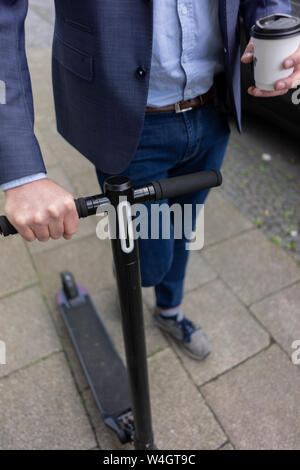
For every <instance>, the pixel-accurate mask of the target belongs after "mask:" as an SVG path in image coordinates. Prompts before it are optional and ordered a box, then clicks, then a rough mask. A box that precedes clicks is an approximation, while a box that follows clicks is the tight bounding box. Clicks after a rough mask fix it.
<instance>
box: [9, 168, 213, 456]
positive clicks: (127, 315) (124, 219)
mask: <svg viewBox="0 0 300 470" xmlns="http://www.w3.org/2000/svg"><path fill="white" fill-rule="evenodd" d="M221 184H222V175H221V173H220V172H219V171H218V170H209V171H202V172H198V173H193V174H189V175H183V176H177V177H174V178H168V179H164V180H160V181H154V182H152V183H149V184H147V185H145V186H142V187H138V188H133V186H132V183H131V181H130V179H129V178H127V177H125V176H112V177H110V178H108V179H107V180H106V181H105V184H104V194H103V195H96V196H92V197H86V198H80V199H77V200H75V204H76V208H77V212H78V216H79V217H80V218H84V217H88V216H90V215H94V214H96V213H97V214H99V213H104V212H107V208H108V205H110V206H112V207H113V208H114V209H115V210H116V214H117V217H116V227H115V229H116V231H115V233H116V236H115V237H114V238H112V239H111V245H112V251H113V259H114V266H115V274H116V280H117V286H118V293H119V300H120V308H121V316H122V329H123V336H124V344H125V352H126V363H127V370H126V368H125V366H124V364H123V362H122V360H121V358H120V356H119V355H118V353H117V351H116V349H115V346H114V344H113V342H112V340H111V338H110V336H109V334H108V332H107V330H106V328H105V325H104V324H103V322H102V320H101V316H100V315H99V313H98V312H97V310H96V308H95V306H94V304H93V301H92V299H91V297H90V295H89V293H88V291H87V290H86V289H85V288H84V287H82V286H79V285H77V284H76V282H75V280H74V278H73V276H72V274H71V273H69V272H63V273H61V281H62V289H61V291H60V293H59V295H58V297H57V301H58V307H59V310H60V312H61V315H62V317H63V319H64V322H65V324H66V327H67V330H68V332H69V335H70V337H71V340H72V343H73V345H74V348H75V350H76V352H77V355H78V357H79V360H80V363H81V366H82V368H83V370H84V373H85V375H86V377H87V380H88V383H89V386H90V388H91V390H92V392H93V395H94V398H95V400H96V403H97V406H98V408H99V411H100V413H101V415H102V417H103V420H104V422H105V424H106V425H107V426H108V427H109V428H111V429H112V430H113V431H115V432H116V434H117V435H118V437H119V440H120V442H121V443H126V442H131V443H132V444H133V445H134V447H135V449H137V450H152V449H156V446H155V444H154V438H153V431H152V418H151V407H150V393H149V382H148V369H147V356H146V344H145V332H144V320H143V304H142V289H141V275H140V262H139V252H138V241H137V240H136V237H134V236H133V233H132V231H131V230H130V222H131V221H132V213H131V207H132V205H133V204H135V203H145V202H151V201H159V200H162V199H168V198H173V197H177V196H182V195H184V194H188V193H193V192H197V191H200V190H202V189H208V188H212V187H216V186H220V185H221ZM120 201H121V202H120ZM109 223H110V222H109ZM15 233H17V231H16V229H15V228H14V227H13V226H12V225H11V224H10V222H9V221H8V219H7V218H6V217H5V216H2V217H0V234H2V235H3V236H8V235H12V234H15Z"/></svg>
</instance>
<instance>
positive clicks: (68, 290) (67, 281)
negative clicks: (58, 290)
mask: <svg viewBox="0 0 300 470" xmlns="http://www.w3.org/2000/svg"><path fill="white" fill-rule="evenodd" d="M60 277H61V281H62V285H63V289H64V293H65V295H66V297H67V299H68V300H71V299H75V298H76V297H78V296H79V291H78V287H77V284H76V282H75V279H74V276H73V274H72V273H70V272H69V271H64V272H62V273H60Z"/></svg>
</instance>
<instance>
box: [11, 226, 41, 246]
mask: <svg viewBox="0 0 300 470" xmlns="http://www.w3.org/2000/svg"><path fill="white" fill-rule="evenodd" d="M15 227H16V229H17V230H18V233H19V234H20V235H21V237H23V238H24V239H25V240H26V241H27V242H33V241H34V240H36V236H35V233H34V232H33V231H32V230H31V229H30V228H29V227H22V228H21V227H17V225H15Z"/></svg>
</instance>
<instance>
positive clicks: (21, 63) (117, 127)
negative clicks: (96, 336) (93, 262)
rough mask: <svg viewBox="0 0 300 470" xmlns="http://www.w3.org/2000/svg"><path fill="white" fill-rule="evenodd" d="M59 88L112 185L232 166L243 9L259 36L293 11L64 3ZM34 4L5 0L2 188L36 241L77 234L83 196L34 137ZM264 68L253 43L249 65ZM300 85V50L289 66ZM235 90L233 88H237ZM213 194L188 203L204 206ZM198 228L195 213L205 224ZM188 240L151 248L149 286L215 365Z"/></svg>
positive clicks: (221, 2) (248, 5)
mask: <svg viewBox="0 0 300 470" xmlns="http://www.w3.org/2000/svg"><path fill="white" fill-rule="evenodd" d="M55 4H56V24H55V33H54V42H53V83H54V97H55V104H56V114H57V125H58V130H59V132H60V133H61V134H62V135H63V136H64V137H65V138H66V140H67V141H68V142H70V143H71V144H72V145H73V146H75V147H76V148H77V149H78V150H79V151H80V152H81V153H82V154H83V155H85V156H86V157H87V158H88V159H89V160H91V161H92V162H93V163H94V164H95V166H96V168H97V173H98V178H99V182H100V184H101V185H102V184H103V181H104V179H105V178H106V177H107V175H112V174H121V173H122V174H126V175H128V176H130V178H131V179H132V181H133V183H134V184H135V185H138V184H143V183H146V182H149V181H151V180H154V179H158V178H162V177H167V176H174V175H180V174H184V173H191V172H195V171H200V170H205V169H211V168H221V165H222V161H223V157H224V154H225V150H226V145H227V142H228V138H229V127H228V123H227V118H226V115H225V113H224V104H225V103H224V102H225V95H226V94H227V93H228V96H229V98H230V101H231V106H232V108H233V112H234V115H235V119H236V122H237V126H238V128H239V129H241V110H240V51H239V12H240V13H241V14H242V16H243V18H244V23H245V27H246V30H247V34H248V36H249V33H250V28H251V26H252V25H253V24H254V23H255V21H256V19H258V18H260V17H263V16H267V15H269V14H272V13H279V12H280V13H290V6H289V2H288V1H287V0H241V1H239V0H201V1H200V0H164V1H159V0H101V1H99V2H97V1H95V0H85V1H84V2H83V1H81V0H57V1H56V2H55ZM26 12H27V0H14V1H12V0H0V57H1V68H0V80H1V81H2V82H4V84H5V90H6V96H5V100H2V103H3V104H2V105H0V117H1V126H0V184H1V185H2V186H1V188H2V189H3V190H4V191H5V196H6V214H7V216H8V218H9V220H10V221H11V223H12V224H13V225H14V226H15V227H16V228H17V230H18V231H19V232H20V234H21V235H22V236H23V237H24V238H25V240H27V241H32V240H34V239H36V238H37V239H38V240H40V241H47V240H48V239H49V238H54V239H58V238H60V237H62V236H63V237H64V238H66V239H70V238H71V237H72V235H74V233H75V232H76V230H77V225H78V217H77V214H76V211H75V206H74V202H73V198H72V196H71V195H70V194H68V193H67V192H66V191H65V190H64V189H62V188H60V187H59V186H57V185H56V184H55V183H54V182H52V181H51V180H49V179H47V178H46V174H45V171H46V170H45V167H44V164H43V160H42V157H41V154H40V149H39V146H38V143H37V141H36V139H35V137H34V133H33V107H32V96H31V88H30V79H29V74H28V69H27V64H26V57H25V52H24V31H23V27H24V19H25V17H26ZM252 60H253V54H252V44H251V41H250V42H249V44H248V47H247V49H246V51H245V53H244V55H243V57H242V62H244V63H250V62H251V61H252ZM293 65H294V67H295V68H294V73H293V74H292V75H291V76H290V77H289V78H288V79H286V80H284V82H279V83H277V84H276V91H275V92H263V91H261V90H258V89H256V88H254V87H250V88H249V93H250V94H252V95H253V96H257V97H259V96H261V97H268V96H278V95H281V94H284V93H286V92H287V91H288V89H290V88H291V87H292V86H293V84H294V83H295V82H296V81H297V80H299V79H300V50H298V52H297V53H296V54H294V55H293V56H292V57H290V58H287V60H286V62H285V64H284V67H286V68H290V67H291V66H293ZM226 83H227V85H226ZM207 194H208V191H202V192H200V193H197V194H192V195H188V196H185V197H183V198H178V199H177V200H176V201H169V202H170V203H172V202H178V203H180V204H182V205H183V204H185V203H190V204H193V206H194V207H195V206H196V204H200V203H204V201H205V199H206V196H207ZM193 222H195V214H194V220H193ZM185 241H186V240H185V239H184V238H183V239H182V240H174V237H171V239H170V240H162V239H160V240H141V242H140V253H141V269H142V279H143V285H145V286H155V293H156V303H157V308H156V313H155V315H154V319H155V322H156V323H157V325H158V326H159V327H161V328H162V329H163V330H165V331H167V332H168V333H170V334H171V336H172V337H173V338H175V339H176V340H177V341H179V343H180V344H181V346H182V347H183V349H184V350H185V352H186V353H187V354H189V355H190V356H192V357H193V358H195V359H203V358H204V357H206V356H207V355H208V353H209V352H210V347H209V344H208V340H207V338H206V336H205V334H204V332H203V331H202V330H201V328H196V327H195V325H194V324H193V323H192V322H190V321H189V320H188V319H187V318H186V317H185V315H184V312H183V311H182V309H181V302H182V297H183V284H184V276H185V270H186V265H187V261H188V252H187V251H186V249H185Z"/></svg>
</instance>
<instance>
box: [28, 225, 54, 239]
mask: <svg viewBox="0 0 300 470" xmlns="http://www.w3.org/2000/svg"><path fill="white" fill-rule="evenodd" d="M31 229H32V231H33V232H34V233H35V236H36V238H37V239H38V240H39V241H40V242H47V241H48V240H49V238H50V233H49V227H48V225H32V227H31Z"/></svg>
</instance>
